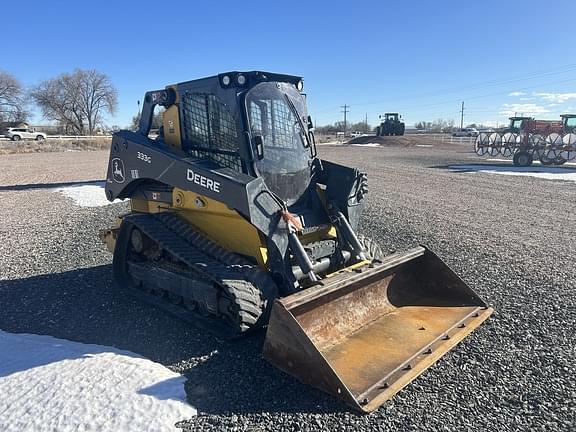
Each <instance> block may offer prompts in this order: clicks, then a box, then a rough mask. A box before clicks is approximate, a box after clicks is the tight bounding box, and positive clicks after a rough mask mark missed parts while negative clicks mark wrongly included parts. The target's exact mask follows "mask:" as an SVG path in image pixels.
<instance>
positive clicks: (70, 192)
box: [54, 182, 122, 207]
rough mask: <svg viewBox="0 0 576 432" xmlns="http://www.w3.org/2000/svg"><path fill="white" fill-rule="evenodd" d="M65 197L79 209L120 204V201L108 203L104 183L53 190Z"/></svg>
mask: <svg viewBox="0 0 576 432" xmlns="http://www.w3.org/2000/svg"><path fill="white" fill-rule="evenodd" d="M54 191H55V192H60V193H61V194H62V195H64V196H65V197H68V198H71V199H72V200H74V204H76V205H78V206H80V207H102V206H106V205H109V204H113V203H117V202H122V200H114V202H110V201H108V198H106V193H105V192H104V182H97V183H90V184H77V185H72V186H65V187H61V188H57V189H54Z"/></svg>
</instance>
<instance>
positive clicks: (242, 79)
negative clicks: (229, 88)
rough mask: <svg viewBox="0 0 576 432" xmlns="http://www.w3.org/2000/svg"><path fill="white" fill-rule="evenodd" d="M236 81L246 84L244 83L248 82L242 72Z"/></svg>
mask: <svg viewBox="0 0 576 432" xmlns="http://www.w3.org/2000/svg"><path fill="white" fill-rule="evenodd" d="M236 81H237V82H238V85H244V84H246V77H245V76H244V75H242V74H240V75H238V77H237V78H236Z"/></svg>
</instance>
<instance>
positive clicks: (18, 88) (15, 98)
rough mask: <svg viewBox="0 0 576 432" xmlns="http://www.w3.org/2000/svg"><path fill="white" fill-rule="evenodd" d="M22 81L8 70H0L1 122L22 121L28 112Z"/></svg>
mask: <svg viewBox="0 0 576 432" xmlns="http://www.w3.org/2000/svg"><path fill="white" fill-rule="evenodd" d="M25 106H26V101H25V97H24V90H23V88H22V85H21V84H20V82H19V81H18V80H17V79H16V78H14V77H13V76H12V75H10V74H9V73H7V72H4V71H1V70H0V122H2V121H22V120H25V119H26V117H27V115H28V113H27V112H26V110H25Z"/></svg>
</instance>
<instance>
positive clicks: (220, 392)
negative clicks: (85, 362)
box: [0, 265, 346, 414]
mask: <svg viewBox="0 0 576 432" xmlns="http://www.w3.org/2000/svg"><path fill="white" fill-rule="evenodd" d="M0 305H2V307H1V312H0V329H1V330H4V331H7V332H12V333H33V334H44V335H51V336H54V337H57V338H62V339H68V340H72V341H77V342H83V343H91V344H100V345H108V346H113V347H116V348H120V349H123V350H129V351H132V352H135V353H137V354H140V355H142V356H144V357H147V358H149V359H151V360H153V361H156V362H159V363H162V364H164V365H166V366H168V367H170V368H171V369H173V370H175V371H178V372H180V373H182V374H184V375H185V376H186V377H187V379H188V381H187V383H186V393H187V397H188V402H189V403H190V404H191V405H192V406H194V407H195V408H197V409H198V411H199V413H204V414H249V413H262V412H299V413H303V412H312V413H321V412H329V413H333V412H340V411H346V409H345V408H344V406H343V405H342V404H340V403H338V402H337V401H336V400H335V399H333V398H331V397H330V396H327V395H325V394H323V393H321V392H319V391H316V390H314V389H312V388H309V387H307V386H305V385H303V384H300V383H299V382H298V381H296V380H295V379H294V378H291V377H289V376H287V375H285V374H283V373H282V372H280V371H279V370H277V369H275V368H273V367H272V366H271V365H269V364H268V363H266V362H265V361H264V360H263V359H262V356H261V350H262V345H263V340H264V331H260V332H256V333H255V334H253V335H252V336H250V337H246V338H242V339H239V340H235V341H232V342H224V341H222V340H219V339H218V338H216V337H214V336H213V335H209V334H205V331H204V330H200V329H199V328H196V327H195V326H192V325H190V324H187V323H184V322H182V321H180V320H177V319H176V318H173V317H172V316H170V315H168V314H166V313H165V312H163V311H160V310H157V309H155V308H153V307H151V306H148V305H146V304H144V303H142V302H140V301H138V300H136V299H133V298H132V297H130V296H127V295H125V294H122V293H119V292H117V291H116V290H115V289H114V287H113V283H112V272H111V266H110V265H104V266H97V267H91V268H84V269H78V270H73V271H69V272H64V273H56V274H46V275H40V276H34V277H29V278H25V279H16V280H0Z"/></svg>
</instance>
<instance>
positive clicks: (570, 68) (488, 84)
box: [317, 63, 576, 114]
mask: <svg viewBox="0 0 576 432" xmlns="http://www.w3.org/2000/svg"><path fill="white" fill-rule="evenodd" d="M563 69H564V70H563ZM575 70H576V63H572V64H567V65H564V66H559V67H555V68H552V69H548V70H541V71H538V72H532V73H529V74H527V75H525V76H522V75H516V76H513V77H510V78H506V79H503V80H491V81H484V82H480V83H476V84H472V85H466V86H460V87H452V88H448V89H444V90H436V91H433V92H418V93H417V94H413V95H403V96H401V97H398V98H396V99H387V100H386V101H383V100H380V101H371V102H357V103H356V104H355V105H360V106H368V105H376V104H381V103H383V102H390V101H395V100H397V101H404V100H406V99H421V98H423V97H428V96H435V95H437V94H442V95H443V94H446V93H453V92H456V91H462V90H478V89H482V88H486V87H494V86H499V85H505V84H509V83H513V82H518V81H526V80H531V79H536V78H542V77H545V76H550V75H558V74H563V73H568V72H572V71H575ZM567 81H572V79H570V80H563V81H559V82H558V83H563V82H567ZM556 83H557V82H551V83H541V84H538V85H533V86H529V87H524V88H520V89H518V90H524V89H527V88H535V87H540V86H543V85H548V84H556ZM508 91H509V90H505V91H499V92H497V93H492V94H502V93H507V92H508ZM476 97H484V96H476ZM434 105H436V104H434ZM330 111H332V110H322V111H318V112H317V114H322V113H326V112H330Z"/></svg>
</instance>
